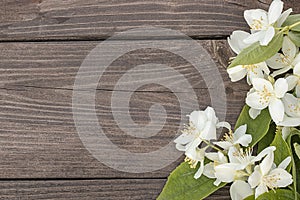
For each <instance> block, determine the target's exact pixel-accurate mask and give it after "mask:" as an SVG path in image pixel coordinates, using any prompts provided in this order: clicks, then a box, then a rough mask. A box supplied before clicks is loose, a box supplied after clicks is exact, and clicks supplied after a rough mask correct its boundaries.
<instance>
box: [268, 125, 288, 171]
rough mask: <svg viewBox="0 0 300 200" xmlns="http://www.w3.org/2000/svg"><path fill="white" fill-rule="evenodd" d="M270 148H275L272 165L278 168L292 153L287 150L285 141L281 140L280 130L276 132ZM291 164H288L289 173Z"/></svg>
mask: <svg viewBox="0 0 300 200" xmlns="http://www.w3.org/2000/svg"><path fill="white" fill-rule="evenodd" d="M270 146H275V147H276V150H275V152H274V163H275V164H276V165H277V166H278V165H279V164H280V163H281V162H282V161H283V160H284V159H286V158H287V157H288V156H292V151H291V149H290V148H289V146H288V144H287V143H286V141H285V140H284V139H283V138H282V133H281V131H280V130H278V131H277V132H276V135H275V138H274V140H273V142H272V143H271V144H270ZM291 166H292V164H289V166H288V167H287V171H290V169H291Z"/></svg>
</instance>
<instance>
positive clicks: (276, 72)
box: [271, 65, 292, 77]
mask: <svg viewBox="0 0 300 200" xmlns="http://www.w3.org/2000/svg"><path fill="white" fill-rule="evenodd" d="M290 69H292V66H291V65H289V66H287V67H284V68H282V69H280V70H277V71H274V72H273V73H272V74H271V76H273V77H276V76H278V75H281V74H284V73H286V72H288V71H289V70H290Z"/></svg>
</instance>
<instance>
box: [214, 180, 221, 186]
mask: <svg viewBox="0 0 300 200" xmlns="http://www.w3.org/2000/svg"><path fill="white" fill-rule="evenodd" d="M221 183H222V181H220V180H219V179H216V180H215V182H214V185H215V186H219V185H220V184H221Z"/></svg>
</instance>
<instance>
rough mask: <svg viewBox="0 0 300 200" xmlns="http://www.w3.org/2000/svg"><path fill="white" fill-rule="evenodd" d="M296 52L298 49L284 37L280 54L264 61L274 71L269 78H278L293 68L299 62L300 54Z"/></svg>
mask: <svg viewBox="0 0 300 200" xmlns="http://www.w3.org/2000/svg"><path fill="white" fill-rule="evenodd" d="M298 51H299V49H298V48H297V47H296V45H295V44H294V43H293V42H292V41H291V40H290V39H289V37H287V36H285V37H284V38H283V44H282V53H277V54H275V55H274V56H273V57H271V58H270V59H269V60H267V61H266V62H267V64H268V65H269V67H271V68H272V69H275V70H276V71H274V72H273V73H272V74H271V76H273V77H275V76H278V75H280V74H283V73H286V72H287V71H289V70H290V69H292V68H294V66H295V65H296V64H297V63H299V62H300V54H298Z"/></svg>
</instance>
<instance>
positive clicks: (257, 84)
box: [253, 78, 273, 92]
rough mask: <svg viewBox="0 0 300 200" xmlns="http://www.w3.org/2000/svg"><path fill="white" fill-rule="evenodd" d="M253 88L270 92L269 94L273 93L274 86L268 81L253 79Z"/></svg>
mask: <svg viewBox="0 0 300 200" xmlns="http://www.w3.org/2000/svg"><path fill="white" fill-rule="evenodd" d="M253 87H254V89H255V90H257V91H263V90H265V89H266V90H268V91H269V92H272V91H273V85H272V84H271V83H270V81H267V80H266V79H263V78H255V79H253Z"/></svg>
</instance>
